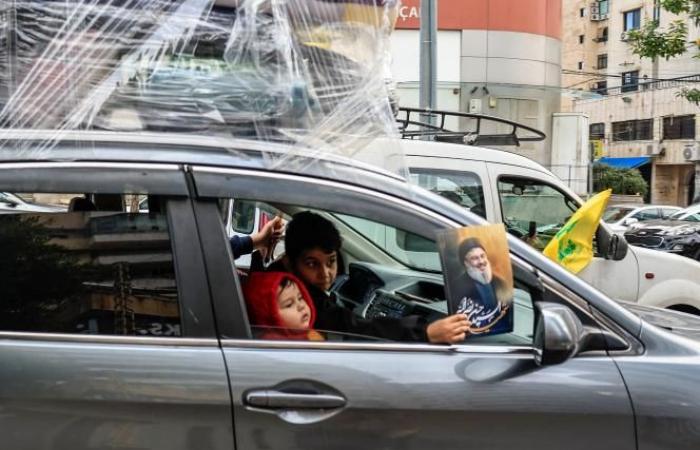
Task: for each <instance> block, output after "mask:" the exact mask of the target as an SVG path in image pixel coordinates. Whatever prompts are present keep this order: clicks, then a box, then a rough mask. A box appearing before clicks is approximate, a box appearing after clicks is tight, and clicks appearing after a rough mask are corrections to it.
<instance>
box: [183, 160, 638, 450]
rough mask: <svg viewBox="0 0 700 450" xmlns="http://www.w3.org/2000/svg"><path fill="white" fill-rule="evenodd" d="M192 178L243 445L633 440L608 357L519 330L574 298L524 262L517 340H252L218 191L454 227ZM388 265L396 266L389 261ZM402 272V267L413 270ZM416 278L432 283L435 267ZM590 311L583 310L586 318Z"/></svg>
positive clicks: (362, 204)
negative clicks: (546, 360)
mask: <svg viewBox="0 0 700 450" xmlns="http://www.w3.org/2000/svg"><path fill="white" fill-rule="evenodd" d="M193 174H194V178H195V184H196V187H197V192H198V193H199V195H200V199H199V201H198V202H197V205H196V214H197V220H198V226H199V228H200V230H202V236H203V246H204V250H205V260H206V266H207V268H208V270H209V276H210V279H211V280H212V282H211V286H212V295H213V297H214V304H215V310H216V316H217V317H216V320H217V327H218V330H219V333H220V334H221V336H220V337H221V345H222V347H223V349H224V354H225V357H226V364H227V370H228V374H229V379H230V385H231V395H232V399H233V405H234V406H233V408H234V421H235V434H236V448H237V449H238V450H251V449H283V448H284V449H305V450H310V449H311V450H312V449H350V448H352V449H356V448H405V449H413V448H415V449H425V448H441V449H451V448H455V449H457V448H459V449H465V448H474V449H476V448H491V449H506V448H507V449H512V448H537V449H545V448H551V449H561V448H567V449H589V448H590V446H591V445H592V444H591V441H592V439H593V437H592V435H594V439H595V446H596V448H605V449H633V448H635V438H634V421H633V415H632V410H631V407H630V402H629V399H628V396H627V393H626V390H625V386H624V383H623V381H622V379H621V377H620V374H619V372H618V370H617V368H616V367H615V365H614V364H613V363H612V361H611V359H610V358H609V357H608V356H607V355H606V354H605V352H596V353H591V354H582V355H579V356H577V357H576V358H573V359H571V360H569V361H567V362H565V363H563V364H560V365H556V366H550V367H537V366H536V365H535V362H534V357H533V350H532V344H531V338H532V336H531V335H528V333H527V330H529V331H530V333H531V332H532V330H533V326H534V320H535V319H534V314H533V313H532V307H531V304H532V301H533V300H536V299H543V298H548V299H554V298H557V299H558V301H562V302H569V301H570V299H567V298H564V297H561V296H559V295H558V294H556V293H555V292H554V290H551V289H549V288H545V287H544V286H543V285H542V284H541V283H540V282H539V281H534V282H533V281H532V277H533V276H534V275H533V273H534V272H533V271H532V269H531V268H527V267H526V266H522V267H521V269H522V270H521V271H520V275H519V276H518V280H516V282H517V283H518V285H519V286H520V287H519V293H520V296H524V298H525V301H526V302H530V303H529V304H530V307H524V308H522V310H521V312H520V314H519V315H518V316H517V317H516V318H515V320H516V322H517V323H516V327H515V328H516V330H526V331H525V332H524V334H523V335H521V336H519V337H518V339H516V340H514V341H511V340H509V339H511V338H512V339H515V338H516V337H515V336H510V337H509V338H504V339H505V340H503V341H498V340H496V341H491V342H488V341H487V340H482V341H478V342H477V341H472V342H470V341H466V342H465V345H458V346H443V345H430V344H427V343H422V344H421V343H400V342H386V341H383V342H368V341H367V340H354V339H349V340H342V341H335V340H327V341H265V340H256V339H251V332H250V326H249V323H248V319H247V314H246V309H245V306H244V305H245V304H244V302H243V299H242V298H241V297H242V296H241V290H240V285H239V280H238V278H237V276H236V273H235V270H233V261H232V256H231V252H230V249H229V248H228V243H227V240H226V236H225V232H224V227H223V223H222V220H221V216H220V213H219V210H218V208H217V205H218V204H219V201H220V199H221V197H222V196H231V197H235V198H242V199H247V200H251V201H256V200H257V201H265V202H269V203H274V204H278V205H281V204H284V205H299V207H302V208H306V207H312V208H314V209H316V210H319V211H325V212H324V214H330V216H332V215H333V214H335V213H343V214H348V215H353V216H355V217H358V218H364V219H365V220H370V221H373V222H376V223H381V224H385V225H386V226H392V227H398V225H399V224H400V227H399V228H400V229H401V230H403V231H404V232H409V233H413V234H415V235H416V236H419V237H421V238H422V239H423V240H427V241H429V242H432V241H431V239H432V236H434V235H433V233H434V231H436V230H438V229H443V228H445V227H451V226H455V224H454V222H450V221H449V220H445V219H441V218H439V217H438V216H436V215H435V213H432V212H429V211H428V210H425V209H422V208H420V207H417V206H415V205H412V204H410V203H407V202H406V201H404V200H400V199H398V198H394V197H391V196H388V195H386V194H379V193H376V192H373V191H369V190H367V189H363V188H358V187H357V186H345V185H343V184H341V183H335V182H329V181H324V180H318V179H312V178H305V177H300V176H291V175H284V176H280V177H279V178H276V176H275V175H274V174H270V173H264V172H262V173H261V172H255V171H246V170H231V171H227V170H226V169H219V168H217V169H209V168H207V167H194V168H193ZM370 218H371V219H370ZM347 237H348V238H352V239H353V242H352V245H353V246H354V247H355V248H356V247H357V246H359V245H360V242H361V241H360V240H358V239H355V238H356V237H357V236H347ZM366 245H367V246H368V248H367V251H366V252H365V254H367V255H369V254H371V252H372V251H379V250H377V249H376V248H374V250H372V249H370V248H369V247H372V244H371V243H370V240H369V239H367V240H366ZM383 250H386V249H383ZM367 267H369V266H367ZM374 267H375V270H381V268H378V267H377V266H376V265H375V266H374ZM387 270H388V271H392V272H391V273H394V274H395V273H397V272H396V270H397V269H395V268H394V269H387ZM406 270H407V271H408V272H405V271H404V272H402V273H416V274H417V272H412V271H411V269H406ZM400 273H401V272H400ZM528 273H529V274H530V275H529V276H527V275H526V274H528ZM397 276H398V275H397ZM422 276H426V277H430V276H432V277H433V280H435V278H437V280H438V281H437V282H439V280H440V278H439V277H440V276H439V274H437V275H436V274H434V273H433V274H430V273H427V272H426V273H423V275H422ZM561 292H566V289H562V291H561ZM526 306H527V305H526ZM584 310H585V308H584ZM584 310H579V312H580V313H581V314H582V315H583V316H586V315H587V314H586V313H585V312H584ZM527 311H529V313H527ZM587 320H589V322H590V317H588V319H587ZM591 325H595V323H591ZM524 342H526V343H524Z"/></svg>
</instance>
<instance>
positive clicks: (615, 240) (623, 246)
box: [608, 234, 629, 261]
mask: <svg viewBox="0 0 700 450" xmlns="http://www.w3.org/2000/svg"><path fill="white" fill-rule="evenodd" d="M628 249H629V244H628V243H627V239H625V237H624V236H622V235H621V234H613V235H612V238H611V239H610V249H609V251H608V258H609V259H612V260H613V261H620V260H623V259H625V256H627V250H628Z"/></svg>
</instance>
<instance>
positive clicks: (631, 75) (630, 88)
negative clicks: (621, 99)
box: [620, 70, 639, 92]
mask: <svg viewBox="0 0 700 450" xmlns="http://www.w3.org/2000/svg"><path fill="white" fill-rule="evenodd" d="M638 90H639V70H630V71H629V72H622V73H621V74H620V91H621V92H635V91H638Z"/></svg>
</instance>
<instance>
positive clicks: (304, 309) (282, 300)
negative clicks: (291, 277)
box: [277, 283, 311, 329]
mask: <svg viewBox="0 0 700 450" xmlns="http://www.w3.org/2000/svg"><path fill="white" fill-rule="evenodd" d="M277 305H278V307H279V313H280V317H281V319H282V323H283V325H284V326H285V327H286V328H293V329H307V328H309V322H310V321H311V309H310V308H309V305H308V304H306V301H305V300H304V297H303V296H302V295H301V291H299V287H298V286H297V285H296V283H290V284H289V285H288V286H287V287H284V288H282V289H280V292H279V293H278V294H277Z"/></svg>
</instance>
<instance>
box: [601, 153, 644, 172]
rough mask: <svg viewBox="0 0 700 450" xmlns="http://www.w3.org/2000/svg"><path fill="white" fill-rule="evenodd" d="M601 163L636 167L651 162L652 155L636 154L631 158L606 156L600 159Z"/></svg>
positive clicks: (620, 167) (625, 167)
mask: <svg viewBox="0 0 700 450" xmlns="http://www.w3.org/2000/svg"><path fill="white" fill-rule="evenodd" d="M596 162H599V163H601V164H606V165H608V166H612V167H617V168H618V169H636V168H637V167H641V166H643V165H644V164H649V163H650V162H651V156H635V157H631V158H610V157H608V156H604V157H602V158H600V159H599V160H598V161H596Z"/></svg>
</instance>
